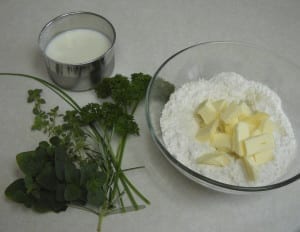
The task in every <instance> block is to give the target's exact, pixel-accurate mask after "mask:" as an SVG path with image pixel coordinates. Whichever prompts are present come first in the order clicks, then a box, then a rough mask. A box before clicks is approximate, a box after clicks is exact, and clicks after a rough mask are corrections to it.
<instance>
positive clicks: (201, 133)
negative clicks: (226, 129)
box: [196, 120, 219, 142]
mask: <svg viewBox="0 0 300 232" xmlns="http://www.w3.org/2000/svg"><path fill="white" fill-rule="evenodd" d="M218 125H219V120H215V121H213V122H211V123H210V124H209V125H208V126H207V127H204V128H199V130H198V133H197V135H196V138H197V139H198V140H199V141H200V142H205V141H209V140H210V139H211V138H212V136H213V134H215V133H216V131H217V127H218Z"/></svg>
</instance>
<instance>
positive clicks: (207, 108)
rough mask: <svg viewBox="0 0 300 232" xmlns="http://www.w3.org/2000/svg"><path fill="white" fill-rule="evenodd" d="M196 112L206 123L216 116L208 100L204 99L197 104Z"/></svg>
mask: <svg viewBox="0 0 300 232" xmlns="http://www.w3.org/2000/svg"><path fill="white" fill-rule="evenodd" d="M197 114H199V115H200V116H201V118H202V119H203V121H204V123H205V124H206V125H208V124H210V123H211V122H212V121H214V120H215V119H216V117H217V111H216V109H215V107H214V106H213V104H212V103H211V102H210V101H209V100H206V101H205V102H203V103H202V104H201V105H200V106H199V108H198V110H197Z"/></svg>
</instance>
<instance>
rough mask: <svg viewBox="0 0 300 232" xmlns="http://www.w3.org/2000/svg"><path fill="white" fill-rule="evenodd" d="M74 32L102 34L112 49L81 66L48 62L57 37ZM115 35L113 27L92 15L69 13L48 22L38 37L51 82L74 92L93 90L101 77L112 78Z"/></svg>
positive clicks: (103, 19) (104, 19)
mask: <svg viewBox="0 0 300 232" xmlns="http://www.w3.org/2000/svg"><path fill="white" fill-rule="evenodd" d="M72 29H91V30H95V31H98V32H101V33H102V34H104V35H105V36H107V38H108V39H109V41H110V42H111V46H110V48H109V49H108V50H107V51H106V52H105V53H104V54H102V55H101V54H99V57H97V58H96V59H94V60H92V61H90V62H87V63H80V64H66V63H61V62H57V61H55V60H53V59H51V58H49V57H48V56H47V55H46V53H45V50H46V47H47V45H48V43H49V42H50V41H51V40H52V39H53V38H54V37H55V36H57V35H58V34H60V33H62V32H65V31H68V30H72ZM115 40H116V32H115V29H114V27H113V25H112V24H111V23H110V22H109V21H108V20H107V19H106V18H104V17H102V16H101V15H97V14H94V13H91V12H82V11H78V12H70V13H66V14H63V15H60V16H58V17H56V18H54V19H52V20H51V21H50V22H48V23H47V24H46V25H45V26H44V27H43V29H42V31H41V32H40V35H39V47H40V49H41V51H42V53H43V56H44V60H45V63H46V67H47V71H48V73H49V76H50V77H51V79H52V80H53V81H54V82H55V83H56V84H57V85H59V86H60V87H62V88H64V89H68V90H73V91H84V90H89V89H92V88H94V87H95V86H96V85H97V84H98V83H99V81H100V80H101V78H102V77H104V76H109V75H111V73H112V71H113V68H114V49H113V47H114V44H115Z"/></svg>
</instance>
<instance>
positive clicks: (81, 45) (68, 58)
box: [45, 29, 111, 64]
mask: <svg viewBox="0 0 300 232" xmlns="http://www.w3.org/2000/svg"><path fill="white" fill-rule="evenodd" d="M110 46H111V42H110V41H109V39H108V38H107V37H106V36H105V35H103V34H102V33H100V32H97V31H94V30H89V29H74V30H69V31H65V32H63V33H61V34H58V35H57V36H56V37H54V38H53V39H52V40H51V41H50V42H49V44H48V45H47V47H46V50H45V52H46V55H47V56H48V57H50V58H51V59H53V60H55V61H58V62H61V63H67V64H79V63H86V62H89V61H91V60H93V59H95V58H97V57H99V56H101V55H103V54H104V53H105V52H106V51H107V50H108V49H109V48H110Z"/></svg>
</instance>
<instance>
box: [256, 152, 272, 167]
mask: <svg viewBox="0 0 300 232" xmlns="http://www.w3.org/2000/svg"><path fill="white" fill-rule="evenodd" d="M253 157H254V160H255V163H256V164H258V165H260V164H265V163H267V162H269V161H271V160H273V159H274V155H273V151H272V150H268V151H262V152H259V153H256V154H254V155H253Z"/></svg>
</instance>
